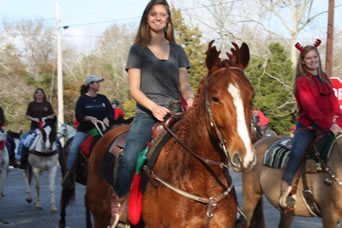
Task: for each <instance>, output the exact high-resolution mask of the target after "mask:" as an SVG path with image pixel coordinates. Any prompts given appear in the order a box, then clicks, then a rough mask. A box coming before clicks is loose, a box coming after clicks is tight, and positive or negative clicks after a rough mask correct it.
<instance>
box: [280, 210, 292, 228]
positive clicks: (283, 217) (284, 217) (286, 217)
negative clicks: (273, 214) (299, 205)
mask: <svg viewBox="0 0 342 228" xmlns="http://www.w3.org/2000/svg"><path fill="white" fill-rule="evenodd" d="M292 220H293V215H290V213H288V212H287V213H285V212H281V213H280V222H279V228H291V223H292Z"/></svg>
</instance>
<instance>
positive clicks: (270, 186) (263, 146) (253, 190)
mask: <svg viewBox="0 0 342 228" xmlns="http://www.w3.org/2000/svg"><path fill="white" fill-rule="evenodd" d="M280 138H282V136H270V137H265V138H262V139H261V140H259V141H258V142H257V143H255V149H256V154H257V165H256V166H255V167H254V168H253V169H252V170H251V171H250V172H248V173H243V174H242V176H243V211H244V212H245V214H246V216H247V219H248V225H249V227H258V228H259V227H264V226H265V224H264V217H263V210H262V207H263V205H262V195H263V194H265V196H266V198H267V199H268V200H269V202H270V203H271V204H272V205H273V206H274V207H276V208H278V205H279V197H280V184H281V179H282V175H283V171H284V169H275V168H270V167H267V166H265V165H263V157H264V152H265V151H266V150H267V149H268V148H269V147H270V145H272V144H273V143H274V142H276V141H277V140H279V139H280ZM341 149H342V139H341V137H339V138H338V139H337V141H336V142H335V144H334V145H333V147H332V149H331V152H330V157H329V159H328V162H327V167H329V172H330V174H329V173H327V172H324V171H323V172H319V173H313V174H306V175H305V176H306V179H307V184H308V186H310V189H311V192H312V193H313V197H314V200H315V202H316V203H317V205H318V206H319V208H320V214H321V217H322V221H323V226H324V227H325V228H333V227H334V228H336V226H337V223H338V221H339V220H340V219H341V218H342V154H341V153H342V150H341ZM333 175H335V176H333ZM301 179H302V178H301ZM301 179H300V180H299V182H298V189H297V193H296V208H295V211H294V212H280V213H281V219H280V223H279V227H283V228H285V227H291V222H292V220H293V216H304V217H313V215H311V214H310V213H309V211H308V209H307V207H306V206H305V203H304V200H303V199H302V197H301V193H302V191H303V182H302V181H301ZM327 179H328V180H330V181H329V182H331V184H330V185H329V184H326V183H327V182H326V180H327ZM325 182H326V183H325Z"/></svg>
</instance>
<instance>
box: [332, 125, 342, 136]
mask: <svg viewBox="0 0 342 228" xmlns="http://www.w3.org/2000/svg"><path fill="white" fill-rule="evenodd" d="M329 130H330V131H331V132H332V133H334V135H338V134H341V133H342V130H341V128H340V126H338V124H336V123H334V124H333V125H331V127H330V129H329Z"/></svg>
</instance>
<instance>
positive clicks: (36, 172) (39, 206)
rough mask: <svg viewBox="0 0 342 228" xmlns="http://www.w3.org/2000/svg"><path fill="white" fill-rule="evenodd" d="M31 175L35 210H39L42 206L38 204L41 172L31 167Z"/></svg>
mask: <svg viewBox="0 0 342 228" xmlns="http://www.w3.org/2000/svg"><path fill="white" fill-rule="evenodd" d="M32 173H33V177H34V180H35V182H36V184H35V186H36V203H35V204H36V209H38V210H40V209H42V204H41V203H40V182H39V177H40V175H41V173H42V171H41V170H40V169H38V168H35V167H32Z"/></svg>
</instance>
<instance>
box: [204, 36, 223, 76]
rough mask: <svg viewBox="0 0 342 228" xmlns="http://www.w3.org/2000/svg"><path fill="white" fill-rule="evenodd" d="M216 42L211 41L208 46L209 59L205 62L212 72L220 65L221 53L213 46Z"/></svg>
mask: <svg viewBox="0 0 342 228" xmlns="http://www.w3.org/2000/svg"><path fill="white" fill-rule="evenodd" d="M214 41H215V40H212V41H210V43H209V45H208V50H207V51H206V54H207V58H206V60H205V62H206V65H207V68H208V71H209V72H210V71H211V69H212V68H213V67H214V66H217V65H218V64H219V63H220V59H219V55H220V53H221V52H220V51H217V49H216V46H212V44H213V43H214Z"/></svg>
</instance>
